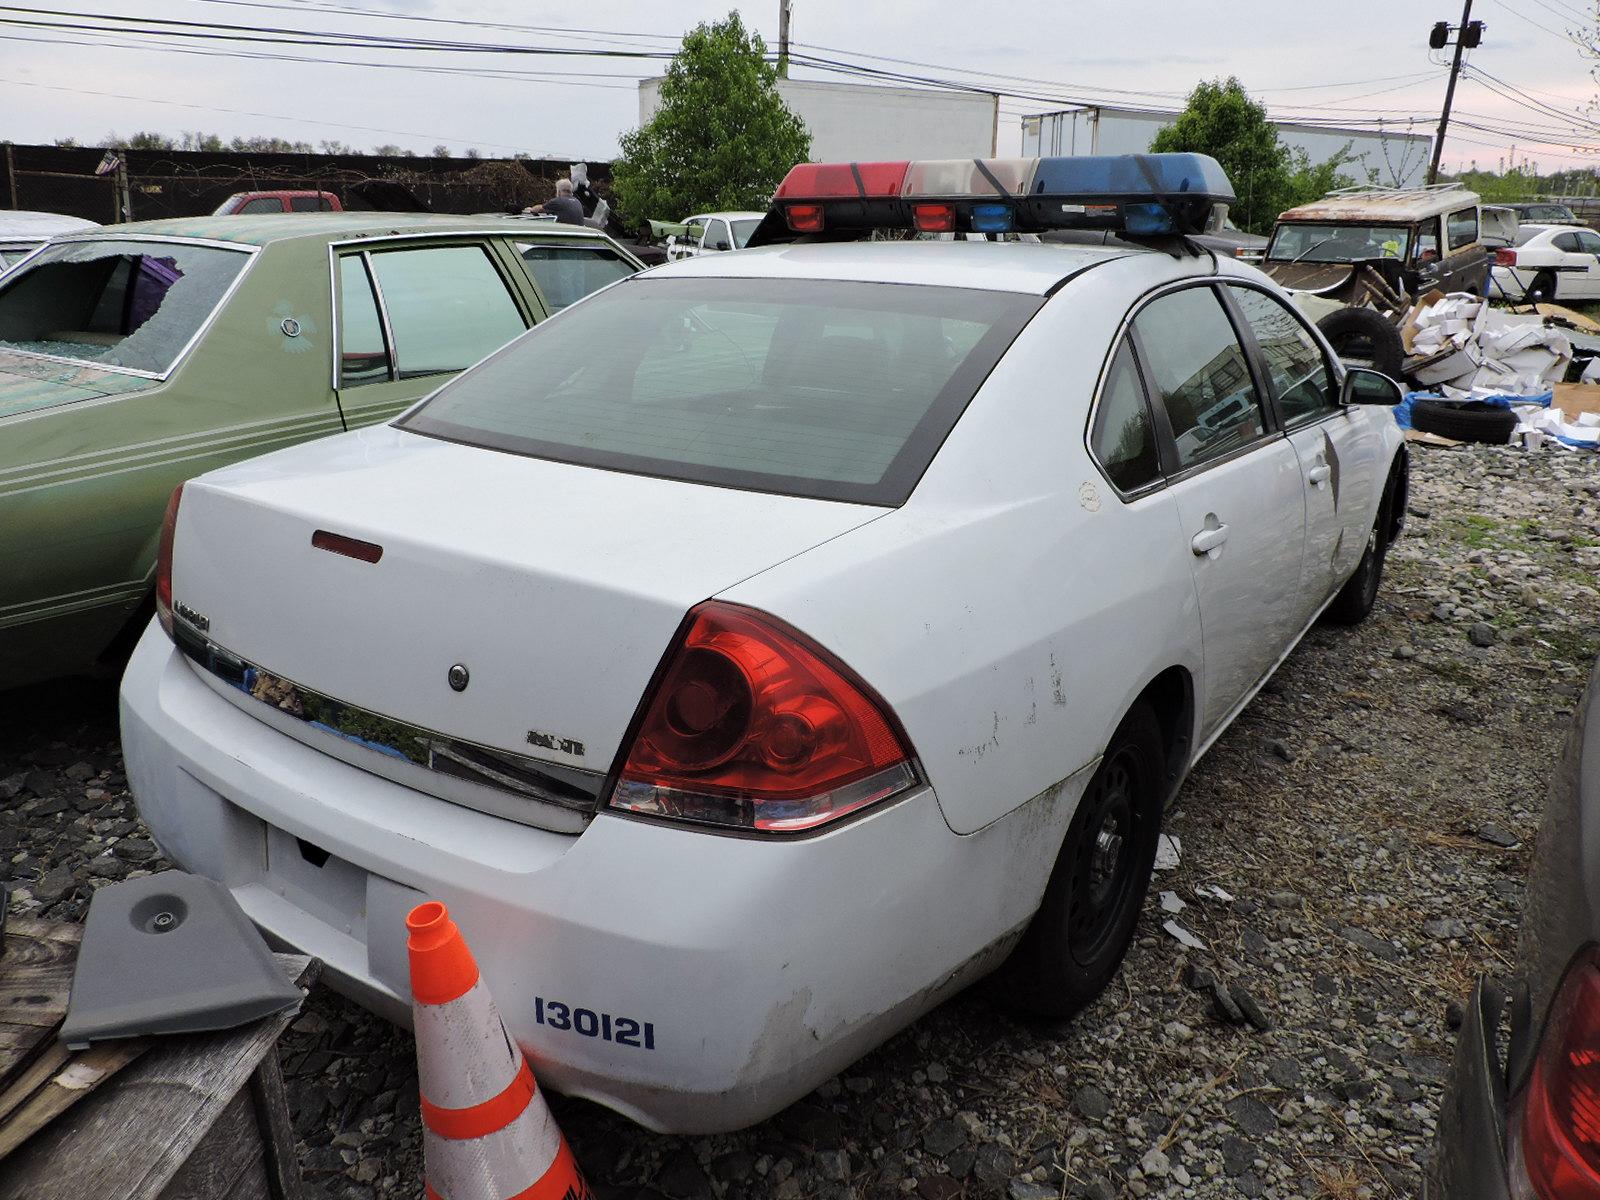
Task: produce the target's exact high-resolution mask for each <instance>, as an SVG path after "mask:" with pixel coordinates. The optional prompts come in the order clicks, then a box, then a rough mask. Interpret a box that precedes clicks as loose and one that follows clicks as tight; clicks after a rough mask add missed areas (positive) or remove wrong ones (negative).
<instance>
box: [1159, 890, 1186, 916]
mask: <svg viewBox="0 0 1600 1200" xmlns="http://www.w3.org/2000/svg"><path fill="white" fill-rule="evenodd" d="M1188 907H1189V906H1188V905H1187V904H1185V903H1184V902H1183V898H1182V897H1181V896H1179V895H1178V893H1177V892H1162V893H1161V911H1162V912H1167V913H1181V912H1182V911H1183V910H1184V909H1186V908H1188Z"/></svg>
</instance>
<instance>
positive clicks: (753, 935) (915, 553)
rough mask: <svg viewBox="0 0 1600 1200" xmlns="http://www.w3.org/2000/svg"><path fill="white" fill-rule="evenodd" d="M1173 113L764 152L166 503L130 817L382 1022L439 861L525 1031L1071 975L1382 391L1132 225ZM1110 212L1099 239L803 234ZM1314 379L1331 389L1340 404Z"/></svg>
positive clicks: (622, 1099) (1174, 184) (399, 1008)
mask: <svg viewBox="0 0 1600 1200" xmlns="http://www.w3.org/2000/svg"><path fill="white" fill-rule="evenodd" d="M1230 193H1231V189H1230V188H1229V187H1228V184H1227V181H1226V179H1225V177H1223V176H1222V173H1221V171H1220V168H1218V167H1217V165H1216V163H1215V162H1213V161H1211V160H1209V159H1205V158H1199V157H1194V156H1139V157H1133V158H1120V159H1118V158H1113V159H1092V158H1091V159H1039V160H1028V161H1004V160H986V161H980V162H976V163H974V162H960V163H910V164H908V163H859V164H822V165H817V164H808V165H805V166H801V167H797V168H795V170H794V172H793V173H792V174H791V176H790V177H789V179H788V180H787V181H785V183H784V185H783V187H782V188H781V189H780V191H779V193H778V196H777V198H776V200H775V206H774V209H773V211H772V213H770V214H769V215H768V217H767V218H766V219H765V222H764V224H763V229H762V231H761V232H760V233H759V235H758V237H757V239H756V240H757V241H758V242H759V241H766V242H769V243H772V242H776V243H777V244H769V245H768V246H767V247H766V248H765V249H753V250H750V251H748V252H746V253H741V254H722V255H707V256H703V257H700V258H697V259H694V260H691V261H687V262H682V263H678V264H674V265H670V266H667V267H665V268H663V269H660V270H657V271H652V272H649V273H648V274H644V275H640V276H637V277H634V278H632V279H628V280H625V281H623V282H621V283H618V284H616V285H615V286H613V287H611V288H608V289H606V290H604V291H602V292H600V293H598V294H596V295H595V296H593V297H591V298H590V299H587V300H584V301H583V302H581V303H579V304H576V305H574V306H572V307H571V308H570V309H568V310H567V311H565V312H564V313H563V314H562V315H561V316H560V317H559V318H557V319H554V320H551V321H550V322H548V323H547V324H546V325H544V326H541V327H539V328H536V329H534V330H532V331H531V332H530V333H529V334H527V335H526V336H524V337H523V338H521V339H519V340H518V341H516V342H513V343H512V344H511V345H510V346H508V347H507V348H506V349H504V350H502V351H500V352H499V353H497V354H496V355H494V356H493V357H492V358H490V359H488V360H487V361H485V362H484V363H482V364H481V365H479V366H478V367H476V368H474V369H472V370H470V371H468V372H467V373H466V374H464V375H463V376H461V377H460V378H458V379H456V380H455V381H453V382H451V383H448V384H446V385H445V386H443V387H442V388H440V389H439V390H438V391H437V392H436V393H434V395H433V396H432V397H430V398H429V399H427V400H425V401H424V402H422V403H421V404H419V405H418V406H416V407H415V408H413V409H411V410H410V411H409V412H408V413H406V414H404V415H403V416H402V417H400V418H399V419H398V420H396V421H395V422H394V423H393V424H391V425H388V426H383V427H375V428H368V429H364V430H360V431H358V432H352V433H350V434H347V435H343V436H339V437H334V438H330V439H327V440H323V441H319V442H315V443H311V444H307V445H302V446H297V447H295V448H293V449H290V450H285V451H282V452H280V453H276V454H272V455H269V456H267V457H265V458H260V459H257V460H255V461H253V462H246V463H241V464H239V465H236V466H232V467H229V468H226V469H224V470H221V471H216V472H213V473H211V474H209V475H204V476H201V477H200V478H198V479H196V480H194V481H192V482H190V483H189V484H187V485H186V486H185V487H184V488H183V489H182V490H181V503H180V496H175V497H174V498H173V503H172V507H171V511H170V515H169V520H168V522H167V529H166V536H165V542H164V548H163V551H164V552H163V555H162V560H161V567H160V576H159V582H158V591H159V596H160V600H161V620H162V622H163V623H164V628H163V627H160V626H154V625H153V626H152V627H151V629H150V630H149V631H148V632H147V633H146V635H145V637H144V639H143V641H142V643H141V644H140V646H139V649H138V651H137V653H136V654H135V656H134V658H133V661H132V663H131V664H130V666H129V668H128V672H127V676H126V679H125V681H124V683H123V691H122V721H123V739H124V747H125V753H126V759H127V765H128V773H129V776H130V779H131V781H132V784H133V787H134V790H135V792H136V794H137V797H138V801H139V806H140V810H141V812H142V813H143V815H144V818H145V819H146V821H147V822H148V823H149V826H150V828H151V830H152V832H153V833H154V835H155V837H156V838H157V839H158V840H159V842H160V844H161V846H162V848H163V849H164V850H165V852H166V853H167V854H168V855H169V856H170V857H171V858H172V859H173V860H174V861H176V862H178V863H180V864H182V865H184V866H186V867H188V868H190V869H192V870H195V871H199V872H203V873H205V874H207V875H211V876H214V877H216V878H218V879H221V880H222V881H223V882H225V883H226V884H227V885H228V886H229V887H230V888H232V890H233V892H234V894H235V895H236V896H237V897H238V899H239V901H240V903H241V904H242V905H243V906H244V907H245V909H246V911H247V912H249V914H250V915H251V916H252V917H253V918H254V919H255V920H256V921H257V922H259V923H260V924H261V925H262V926H263V927H264V928H265V929H266V930H268V931H269V932H270V933H272V934H273V935H276V936H277V937H278V938H280V939H282V940H283V941H285V942H288V943H290V944H293V945H295V946H298V947H301V948H303V949H305V950H307V951H309V952H312V953H314V954H316V955H318V956H319V957H321V958H322V959H324V960H325V961H326V963H327V965H328V971H329V976H330V977H331V978H332V979H333V980H334V982H335V984H336V986H338V987H341V988H343V989H345V990H347V991H348V992H349V993H350V994H352V995H354V996H356V997H358V998H360V999H362V1000H363V1001H364V1002H366V1003H368V1004H370V1005H372V1006H374V1007H375V1008H377V1009H379V1010H381V1011H384V1012H386V1013H389V1014H392V1015H393V1016H394V1017H395V1018H396V1019H402V1020H403V1019H404V1017H405V1013H406V1011H407V1009H406V1004H407V983H406V966H405V954H404V948H403V946H404V940H403V925H402V922H403V918H404V914H405V913H406V911H407V910H408V909H409V908H410V907H411V906H412V905H413V904H415V903H417V902H418V901H419V900H421V899H422V898H425V897H428V898H435V899H439V900H442V901H444V902H446V903H447V904H448V905H449V906H450V910H451V913H452V914H453V915H454V917H455V919H456V920H457V921H458V922H459V923H460V925H461V927H462V928H463V930H464V931H465V933H466V934H467V937H468V938H469V940H470V941H471V944H472V947H473V950H474V952H475V953H476V955H477V957H478V960H479V962H480V963H481V964H482V965H483V969H484V974H485V976H486V978H487V979H488V981H489V983H490V985H491V986H492V988H493V991H494V994H495V997H496V999H497V1000H498V1002H499V1006H500V1010H501V1012H502V1013H503V1014H504V1015H505V1017H506V1020H507V1021H508V1023H509V1025H510V1028H511V1030H512V1032H513V1033H514V1035H515V1036H516V1037H517V1039H518V1040H519V1041H520V1042H521V1043H522V1044H523V1045H524V1046H525V1047H526V1048H527V1050H528V1051H529V1053H530V1055H531V1056H532V1058H533V1061H534V1062H535V1064H536V1066H537V1069H538V1071H539V1073H540V1075H541V1078H542V1079H544V1080H546V1081H547V1082H549V1083H550V1084H551V1085H552V1086H554V1087H556V1088H557V1089H560V1090H564V1091H567V1092H572V1093H576V1094H579V1095H583V1096H588V1097H591V1098H593V1099H596V1100H599V1101H601V1102H602V1103H605V1104H608V1105H611V1106H612V1107H614V1108H617V1109H619V1110H621V1111H622V1112H624V1113H627V1114H629V1115H630V1116H632V1117H634V1118H636V1119H637V1120H639V1121H640V1122H642V1123H644V1124H646V1125H648V1126H651V1127H652V1128H656V1129H665V1130H675V1131H681V1132H692V1131H705V1130H718V1129H727V1128H731V1127H737V1126H741V1125H746V1124H749V1123H752V1122H754V1121H757V1120H759V1119H761V1118H763V1117H765V1116H767V1115H768V1114H770V1113H772V1112H774V1111H775V1110H777V1109H779V1108H781V1107H782V1106H784V1105H786V1104H788V1103H790V1102H791V1101H793V1100H794V1099H796V1098H797V1097H799V1096H801V1095H802V1094H804V1093H805V1092H806V1091H808V1090H809V1089H811V1088H813V1087H815V1086H816V1085H817V1084H818V1083H819V1082H820V1081H822V1080H824V1079H825V1078H827V1077H828V1076H829V1075H831V1074H832V1073H834V1072H836V1071H838V1070H840V1069H841V1068H842V1067H844V1066H845V1065H846V1064H848V1063H849V1062H851V1061H852V1060H853V1059H855V1058H857V1057H858V1056H860V1055H861V1054H863V1053H865V1052H866V1051H868V1050H870V1049H871V1048H872V1047H874V1046H875V1045H877V1044H878V1043H880V1042H882V1041H883V1040H884V1039H885V1038H887V1037H888V1036H889V1035H890V1034H892V1033H893V1032H895V1031H896V1030H897V1029H899V1028H901V1027H903V1026H904V1025H905V1024H906V1023H908V1022H909V1021H911V1020H913V1019H914V1018H915V1017H916V1016H918V1014H920V1013H922V1012H925V1011H926V1010H927V1009H929V1008H931V1007H932V1006H934V1005H935V1004H937V1003H938V1002H939V1001H940V1000H941V999H943V998H944V997H946V996H949V995H950V994H951V993H953V992H955V991H956V990H957V989H960V988H962V987H964V986H966V985H967V984H969V983H971V982H972V981H974V980H976V979H978V978H979V977H980V976H983V975H985V974H986V973H989V972H991V971H993V970H994V969H995V968H996V967H1002V964H1003V967H1002V970H1001V972H1000V973H999V974H998V975H997V976H996V983H995V986H996V988H997V989H998V991H999V992H1000V994H1001V995H1003V996H1004V997H1006V998H1008V999H1009V1000H1011V1001H1012V1002H1014V1003H1015V1004H1016V1005H1018V1006H1019V1007H1021V1008H1024V1009H1027V1010H1030V1011H1034V1012H1039V1013H1048V1014H1057V1015H1059V1014H1065V1013H1069V1012H1071V1011H1073V1010H1074V1009H1076V1008H1078V1007H1080V1006H1082V1005H1083V1004H1085V1003H1086V1002H1088V1001H1089V1000H1090V999H1091V998H1092V997H1093V996H1094V995H1095V994H1096V993H1097V992H1099V991H1100V990H1101V989H1102V988H1103V987H1104V986H1105V985H1106V984H1107V982H1108V981H1109V980H1110V979H1111V978H1112V976H1113V975H1114V973H1115V971H1116V969H1117V967H1118V965H1119V963H1120V961H1121V959H1122V956H1123V953H1124V951H1125V950H1126V948H1127V946H1128V944H1129V942H1130V940H1131V937H1132V934H1133V930H1134V926H1135V923H1136V921H1137V919H1138V916H1139V911H1140V907H1141V901H1142V898H1143V896H1144V894H1145V890H1146V886H1147V883H1148V881H1149V878H1150V872H1151V866H1152V859H1153V856H1154V853H1155V843H1156V833H1157V828H1158V826H1159V824H1160V822H1161V814H1162V807H1163V805H1164V804H1165V803H1166V802H1167V800H1168V799H1169V798H1170V797H1171V796H1172V795H1173V793H1174V791H1175V790H1176V788H1177V787H1178V785H1179V784H1180V783H1181V781H1182V780H1183V778H1184V775H1185V773H1186V772H1187V771H1188V770H1189V769H1190V767H1191V766H1192V764H1193V763H1194V762H1195V760H1196V759H1197V758H1198V757H1199V756H1200V754H1202V753H1203V752H1204V751H1205V750H1206V748H1207V747H1208V746H1210V744H1211V743H1212V741H1213V740H1214V739H1215V738H1216V737H1217V736H1218V735H1219V734H1220V733H1221V731H1222V730H1223V729H1224V728H1225V727H1226V726H1227V724H1228V722H1229V721H1230V720H1231V719H1232V717H1233V716H1234V715H1235V714H1236V713H1237V712H1238V711H1239V710H1240V709H1241V708H1242V707H1243V706H1244V705H1245V704H1246V703H1247V702H1248V701H1249V700H1250V698H1251V696H1252V695H1253V694H1254V693H1255V691H1256V689H1257V688H1258V687H1260V685H1261V683H1262V682H1263V681H1264V680H1265V679H1266V678H1267V676H1268V675H1270V674H1271V672H1272V670H1273V668H1274V667H1276V666H1277V664H1278V663H1279V662H1280V661H1281V660H1282V659H1283V657H1284V656H1285V655H1286V654H1287V653H1288V652H1289V651H1290V650H1291V649H1292V648H1293V647H1294V645H1295V643H1296V641H1297V640H1298V639H1299V638H1300V636H1301V634H1302V633H1303V631H1304V630H1305V629H1306V628H1307V627H1308V626H1309V625H1310V624H1311V623H1312V622H1313V621H1315V620H1316V619H1317V618H1318V616H1319V615H1321V614H1323V613H1324V612H1328V613H1330V614H1331V615H1332V616H1333V617H1335V618H1337V619H1338V620H1341V621H1355V620H1359V619H1361V618H1362V617H1363V616H1364V615H1365V614H1366V613H1367V611H1368V610H1369V609H1370V608H1371V606H1372V604H1373V600H1374V596H1375V594H1376V591H1377V588H1378V583H1379V576H1380V573H1381V570H1382V565H1383V558H1384V551H1385V548H1386V547H1387V545H1388V544H1389V541H1390V539H1391V538H1393V537H1394V536H1395V534H1396V533H1397V532H1398V530H1399V526H1400V522H1401V518H1402V514H1403V512H1404V508H1405V505H1404V496H1405V487H1406V473H1405V471H1406V467H1405V462H1406V460H1405V452H1404V448H1403V446H1402V443H1401V438H1400V434H1399V431H1398V430H1397V428H1396V427H1395V423H1394V421H1393V419H1392V418H1391V416H1390V414H1389V412H1388V410H1387V409H1386V408H1384V407H1381V406H1379V407H1367V406H1363V402H1372V403H1373V404H1378V405H1381V404H1389V403H1393V402H1394V401H1395V400H1396V399H1397V398H1398V396H1397V394H1396V388H1395V386H1394V385H1393V384H1392V383H1390V382H1389V381H1388V380H1386V379H1384V378H1383V377H1382V376H1378V375H1374V374H1372V373H1370V372H1367V373H1362V372H1350V373H1348V374H1347V373H1345V372H1344V371H1343V370H1342V368H1341V367H1340V366H1339V364H1338V363H1337V362H1336V361H1335V359H1334V357H1333V355H1332V354H1331V353H1330V352H1329V350H1328V347H1327V346H1326V345H1325V344H1324V343H1323V341H1322V340H1321V339H1320V338H1319V337H1318V336H1317V334H1316V333H1315V331H1314V330H1313V329H1311V328H1310V327H1309V326H1308V325H1306V324H1305V322H1304V321H1303V320H1302V319H1301V318H1300V317H1299V316H1298V315H1297V314H1296V312H1295V311H1294V309H1293V308H1291V307H1290V306H1289V305H1288V304H1287V303H1286V302H1285V300H1284V297H1283V294H1282V293H1281V292H1280V291H1279V290H1278V288H1276V287H1275V286H1274V285H1273V284H1272V283H1271V282H1270V281H1269V280H1268V279H1267V278H1266V277H1265V276H1264V275H1262V274H1261V273H1260V272H1259V271H1257V270H1255V269H1254V268H1252V267H1249V266H1246V265H1243V264H1241V263H1239V262H1237V261H1235V260H1232V259H1218V258H1216V257H1214V256H1213V255H1211V254H1209V253H1206V252H1197V251H1195V250H1194V249H1193V248H1192V247H1190V246H1189V245H1188V244H1186V243H1185V242H1184V240H1183V233H1184V231H1185V230H1189V229H1196V228H1199V227H1200V225H1201V223H1202V222H1203V220H1204V216H1205V214H1206V213H1207V212H1208V211H1209V208H1210V206H1211V204H1212V203H1213V202H1216V201H1226V200H1227V199H1229V198H1231V196H1230ZM1065 226H1075V227H1087V228H1115V229H1120V230H1123V231H1125V232H1126V234H1127V235H1128V236H1130V237H1134V238H1144V239H1148V240H1149V242H1150V246H1149V248H1138V247H1137V246H1121V247H1105V246H1093V247H1083V246H1057V245H1037V244H1017V243H1008V244H989V243H975V242H972V241H951V242H919V241H907V240H902V241H892V240H875V241H862V240H838V241H830V240H829V239H840V238H847V237H850V236H852V233H853V232H857V231H860V230H863V229H866V228H883V227H900V228H904V229H910V228H912V227H915V228H918V229H924V230H929V231H955V232H969V231H974V230H976V231H979V232H998V231H1002V230H1008V229H1024V230H1035V231H1037V230H1041V229H1045V230H1048V229H1050V228H1054V227H1065ZM1352 401H1354V402H1355V403H1352Z"/></svg>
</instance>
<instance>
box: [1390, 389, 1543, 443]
mask: <svg viewBox="0 0 1600 1200" xmlns="http://www.w3.org/2000/svg"><path fill="white" fill-rule="evenodd" d="M1411 426H1412V428H1413V429H1418V430H1421V431H1422V432H1423V433H1437V434H1438V435H1439V436H1440V437H1447V438H1454V439H1455V440H1456V441H1458V442H1482V443H1483V444H1484V445H1488V446H1504V445H1505V444H1506V443H1507V442H1509V441H1510V440H1511V431H1512V430H1513V429H1515V428H1516V427H1517V416H1516V414H1515V413H1514V412H1512V411H1511V410H1510V409H1509V408H1496V407H1495V406H1494V405H1491V404H1482V403H1479V402H1478V401H1476V400H1469V401H1467V402H1466V403H1464V404H1452V403H1449V402H1447V401H1443V400H1416V401H1413V402H1412V405H1411Z"/></svg>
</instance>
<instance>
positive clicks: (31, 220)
mask: <svg viewBox="0 0 1600 1200" xmlns="http://www.w3.org/2000/svg"><path fill="white" fill-rule="evenodd" d="M98 228H99V226H98V225H97V224H95V222H93V221H85V220H84V219H83V218H82V217H64V216H62V215H61V214H60V213H52V212H26V211H19V210H16V209H12V210H8V211H5V212H0V237H48V236H50V235H52V234H57V233H66V232H67V231H68V230H73V231H76V230H79V229H98Z"/></svg>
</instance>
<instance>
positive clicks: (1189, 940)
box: [1161, 921, 1207, 950]
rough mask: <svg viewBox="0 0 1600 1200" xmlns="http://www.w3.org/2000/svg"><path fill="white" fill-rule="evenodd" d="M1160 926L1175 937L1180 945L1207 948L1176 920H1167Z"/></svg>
mask: <svg viewBox="0 0 1600 1200" xmlns="http://www.w3.org/2000/svg"><path fill="white" fill-rule="evenodd" d="M1161 928H1163V929H1165V930H1166V931H1167V932H1168V933H1170V934H1171V935H1172V936H1173V937H1175V938H1177V939H1178V944H1179V945H1180V946H1187V947H1188V948H1189V949H1191V950H1204V949H1206V948H1207V947H1206V944H1205V943H1204V942H1202V941H1201V940H1200V939H1199V938H1197V937H1195V935H1194V934H1192V933H1190V932H1189V931H1188V930H1187V929H1185V928H1184V927H1183V926H1182V925H1179V924H1178V923H1177V922H1176V921H1167V922H1165V923H1164V924H1163V925H1162V926H1161Z"/></svg>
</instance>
